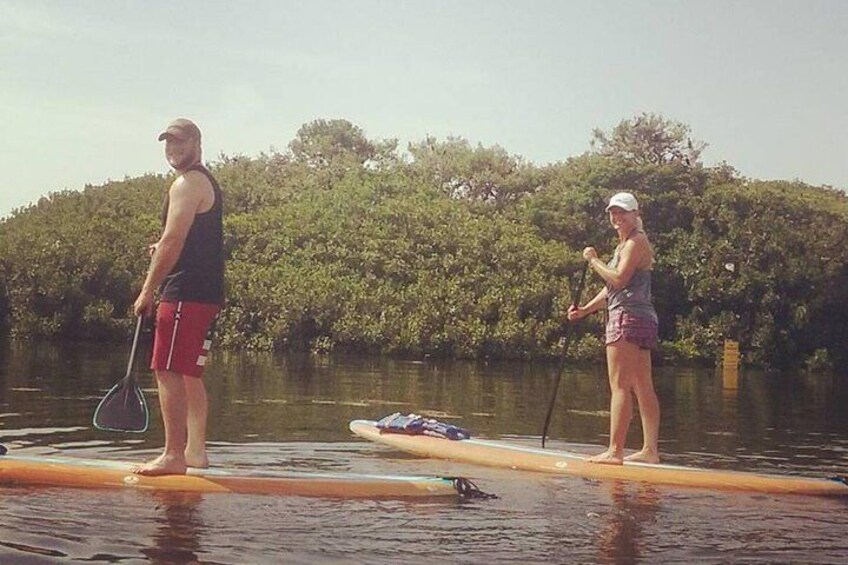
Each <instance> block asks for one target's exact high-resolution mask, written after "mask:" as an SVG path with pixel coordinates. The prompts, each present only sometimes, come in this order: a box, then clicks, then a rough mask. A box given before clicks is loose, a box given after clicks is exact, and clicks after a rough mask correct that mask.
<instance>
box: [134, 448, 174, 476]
mask: <svg viewBox="0 0 848 565" xmlns="http://www.w3.org/2000/svg"><path fill="white" fill-rule="evenodd" d="M132 471H133V473H135V474H136V475H146V476H157V475H185V473H186V462H185V458H183V457H177V456H174V455H168V454H166V453H163V454H162V455H160V456H159V457H157V458H156V459H154V460H153V461H148V462H147V463H144V464H142V465H138V466H137V467H133V470H132Z"/></svg>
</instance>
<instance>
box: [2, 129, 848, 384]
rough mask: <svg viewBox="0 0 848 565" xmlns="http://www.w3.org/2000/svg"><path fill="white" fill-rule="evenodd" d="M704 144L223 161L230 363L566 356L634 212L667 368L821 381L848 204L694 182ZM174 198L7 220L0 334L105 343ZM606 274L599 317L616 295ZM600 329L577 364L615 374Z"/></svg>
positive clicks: (339, 132)
mask: <svg viewBox="0 0 848 565" xmlns="http://www.w3.org/2000/svg"><path fill="white" fill-rule="evenodd" d="M704 146H705V145H704V144H703V143H700V142H697V141H692V140H691V137H690V132H689V128H688V127H687V126H685V125H682V124H679V123H676V122H672V121H670V120H666V119H665V118H662V117H660V116H656V115H651V114H644V115H642V116H638V117H636V118H634V119H632V120H626V121H623V122H621V124H619V125H618V126H617V127H616V128H615V129H614V130H613V131H612V132H609V133H604V132H595V135H594V141H593V150H592V151H589V152H587V153H585V154H583V155H579V156H575V157H571V158H569V159H567V160H565V161H564V162H561V163H557V164H553V165H546V166H536V165H533V164H530V163H527V162H525V161H524V160H523V159H521V158H520V157H518V156H514V155H510V154H508V153H507V152H506V151H505V150H503V149H502V148H500V147H497V146H494V147H483V146H480V145H478V146H476V147H473V146H471V145H470V144H469V143H468V142H467V141H465V140H463V139H460V138H449V139H447V140H445V141H439V140H436V139H432V138H427V139H425V140H424V141H422V142H420V143H413V144H410V146H409V154H408V156H401V155H399V154H398V153H397V143H396V142H395V141H394V140H388V141H372V140H369V139H367V138H366V137H365V135H364V133H363V132H362V130H360V129H359V128H358V127H356V126H354V125H353V124H351V123H350V122H347V121H345V120H330V121H326V120H316V121H314V122H311V123H309V124H306V125H304V126H303V128H301V129H300V130H299V131H298V133H297V136H296V138H295V139H294V140H293V141H292V142H291V143H290V144H289V145H288V147H287V149H286V151H284V152H277V151H271V152H270V153H268V154H264V153H263V154H261V155H259V156H257V157H244V156H234V157H227V156H221V157H220V158H219V159H218V161H216V162H214V163H212V164H210V167H211V168H212V169H213V171H214V173H215V175H216V177H217V178H218V180H219V181H220V183H221V185H222V186H223V187H224V190H225V194H226V206H225V214H226V216H225V234H226V235H225V238H226V239H225V246H226V252H227V254H228V267H227V283H228V289H229V290H228V297H229V298H228V305H227V308H226V309H225V311H224V313H223V315H222V320H221V323H220V325H219V334H220V339H221V340H222V341H223V342H224V344H225V345H228V346H232V347H247V348H255V349H272V348H295V349H305V350H311V351H314V352H327V351H331V350H333V349H335V348H350V349H355V350H358V351H367V352H379V353H388V354H395V355H404V356H425V355H438V356H450V357H475V358H486V357H500V358H503V357H512V358H544V357H553V356H557V355H559V354H560V353H561V344H560V337H561V336H562V335H563V333H564V330H565V327H566V324H567V322H566V321H565V311H566V309H567V307H568V305H569V304H570V301H571V297H570V288H569V287H570V286H571V285H572V284H573V282H574V280H573V279H574V278H575V275H576V273H578V272H579V271H580V269H581V268H582V264H583V263H582V260H581V258H580V250H581V249H582V248H583V247H585V246H587V245H592V246H594V247H596V248H597V249H598V250H599V252H600V253H601V254H602V255H605V256H608V255H609V254H610V253H611V251H612V248H613V246H614V244H615V241H614V232H613V230H612V229H611V228H610V226H609V223H608V219H607V217H606V214H605V213H604V207H605V203H606V200H607V198H608V197H609V196H610V194H612V193H613V192H617V191H620V190H629V191H632V192H634V193H636V195H637V197H638V198H639V200H640V202H641V204H642V208H643V218H644V221H645V226H646V230H647V231H648V234H649V236H650V238H651V241H652V243H653V245H654V247H655V250H656V253H657V255H656V257H657V262H656V265H655V270H654V277H653V281H654V297H655V303H656V306H657V310H658V313H659V316H660V332H661V336H660V337H661V339H662V344H661V347H660V351H659V355H660V356H661V357H664V358H665V359H667V360H674V361H680V360H695V361H703V362H714V360H715V359H716V355H717V352H718V351H719V349H720V346H721V343H722V341H723V340H724V339H727V338H733V339H737V340H739V341H740V342H741V347H742V350H743V352H744V358H745V360H746V362H755V363H759V364H763V365H771V366H775V367H789V366H796V365H800V364H804V365H805V366H806V367H808V368H809V369H810V370H821V369H826V368H828V367H837V368H839V367H844V366H846V362H848V324H845V323H844V320H845V319H846V318H848V311H846V310H848V280H846V279H848V227H846V226H848V199H846V196H845V194H843V193H842V192H839V191H835V190H832V189H829V188H825V187H812V186H808V185H805V184H803V183H799V182H759V181H753V180H748V179H744V178H742V177H741V176H740V175H739V174H738V172H736V171H735V170H734V169H733V168H732V167H731V166H729V165H727V164H726V163H722V164H720V165H719V166H716V167H713V168H706V167H704V166H703V165H701V164H700V162H699V156H700V152H701V150H702V149H703V147H704ZM169 180H170V179H168V178H164V177H160V176H144V177H140V178H136V179H127V180H124V181H120V182H110V183H107V184H106V185H104V186H100V187H87V188H86V189H85V190H83V191H82V192H62V193H55V194H52V195H50V196H49V197H47V198H44V199H42V200H41V201H40V202H38V203H37V204H35V205H33V206H30V207H28V208H25V209H23V210H19V211H17V212H15V213H14V214H13V215H12V217H10V218H8V219H6V220H4V221H2V222H0V325H2V328H3V329H4V330H6V331H7V332H9V333H11V334H12V335H14V336H19V337H30V336H53V337H59V338H79V339H104V338H109V337H110V336H115V337H122V336H123V335H125V334H126V333H127V332H129V331H131V327H132V325H131V321H130V317H131V315H130V312H129V310H130V306H131V304H132V302H133V300H134V299H135V294H136V292H137V290H138V287H139V285H140V283H141V281H142V279H143V276H144V274H145V271H146V269H147V264H148V260H149V259H148V257H147V254H146V252H145V250H146V247H147V245H148V244H149V243H151V242H152V241H154V240H155V239H156V237H157V236H158V233H159V230H160V227H159V219H158V216H159V203H160V200H161V195H162V193H163V191H164V190H165V188H166V186H167V184H168V182H169ZM600 288H601V287H600V281H599V280H598V278H597V277H595V276H592V275H590V279H589V281H588V284H587V288H586V289H585V294H584V300H585V297H586V296H589V295H590V294H591V293H593V292H597V291H598V290H599V289H600ZM601 330H602V321H601V319H600V317H599V316H598V317H595V318H593V319H591V320H587V321H585V322H582V323H581V324H580V325H579V326H578V327H577V328H576V331H577V335H575V339H574V342H573V343H572V348H571V351H570V352H569V354H570V355H571V356H572V357H574V358H579V359H585V360H592V361H601V360H603V357H604V352H603V346H602V343H601V340H600V335H601Z"/></svg>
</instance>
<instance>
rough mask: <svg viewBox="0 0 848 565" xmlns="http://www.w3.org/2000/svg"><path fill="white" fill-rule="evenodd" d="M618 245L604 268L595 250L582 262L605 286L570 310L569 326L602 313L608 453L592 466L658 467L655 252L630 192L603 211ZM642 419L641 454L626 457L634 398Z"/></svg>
mask: <svg viewBox="0 0 848 565" xmlns="http://www.w3.org/2000/svg"><path fill="white" fill-rule="evenodd" d="M607 212H608V213H609V221H610V223H611V224H612V227H613V228H615V231H616V232H617V233H618V241H619V244H618V246H617V247H616V248H615V253H613V257H612V260H611V261H610V262H609V263H608V264H607V263H604V262H603V261H601V260H600V259H599V258H598V253H597V252H596V251H595V248H594V247H587V248H586V249H584V250H583V258H584V259H586V260H587V261H588V262H589V266H590V267H591V268H592V270H593V271H595V272H596V273H597V274H598V275H599V276H600V277H601V278H602V279H603V280H604V283H606V285H605V286H604V288H602V289H601V291H600V292H599V293H598V294H597V295H595V297H594V298H592V300H590V301H589V302H588V303H586V305H585V306H579V307H577V306H572V307H571V308H569V310H568V319H569V320H578V319H580V318H583V317H585V316H588V315H589V314H591V313H593V312H596V311H598V310H600V309H601V308H604V307H606V310H607V323H606V332H605V333H606V336H605V337H606V339H605V343H606V348H607V372H608V374H609V383H610V391H611V393H612V396H611V398H610V442H609V449H607V451H605V452H604V453H601V454H600V455H596V456H594V457H591V458H590V459H589V461H592V462H594V463H611V464H617V465H621V464H622V463H623V462H624V460H625V459H626V460H628V461H642V462H645V463H658V462H659V460H660V455H659V451H658V448H657V441H658V436H659V426H660V404H659V401H658V400H657V395H656V393H655V392H654V383H653V379H652V377H651V349H653V348H654V347H656V344H657V313H656V311H655V310H654V305H653V302H652V296H651V268H652V267H653V264H654V250H653V249H652V248H651V244H650V242H649V241H648V237H647V235H645V231H644V229H643V227H642V218H641V217H640V212H639V203H638V202H637V201H636V198H635V197H634V196H633V195H632V194H630V193H629V192H619V193H618V194H616V195H614V196H613V197H612V198H610V201H609V205H608V206H607ZM634 395H635V396H636V401H637V402H638V403H639V415H640V417H641V419H642V437H643V446H642V449H641V451H639V452H637V453H634V454H633V455H630V456H628V457H626V458H625V457H624V442H625V440H626V439H627V429H628V428H629V427H630V420H631V418H632V417H633V396H634Z"/></svg>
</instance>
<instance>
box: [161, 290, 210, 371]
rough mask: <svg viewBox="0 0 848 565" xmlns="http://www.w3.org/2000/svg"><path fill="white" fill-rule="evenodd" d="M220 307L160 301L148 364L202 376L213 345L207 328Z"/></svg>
mask: <svg viewBox="0 0 848 565" xmlns="http://www.w3.org/2000/svg"><path fill="white" fill-rule="evenodd" d="M220 310H221V307H220V306H218V305H217V304H200V303H198V302H160V303H159V307H158V308H157V309H156V336H155V337H154V340H153V360H152V361H151V363H150V368H151V369H153V370H154V371H171V372H173V373H179V374H181V375H188V376H190V377H202V376H203V368H204V367H205V366H206V357H207V355H208V354H209V348H210V347H211V345H212V342H211V336H210V335H209V334H210V329H211V328H212V322H214V321H215V317H216V316H217V315H218V312H219V311H220Z"/></svg>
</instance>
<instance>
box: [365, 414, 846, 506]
mask: <svg viewBox="0 0 848 565" xmlns="http://www.w3.org/2000/svg"><path fill="white" fill-rule="evenodd" d="M350 430H351V431H352V432H353V433H354V434H356V435H358V436H360V437H363V438H365V439H367V440H370V441H373V442H376V443H380V444H383V445H388V446H391V447H394V448H396V449H399V450H401V451H404V452H407V453H411V454H413V455H418V456H420V457H429V458H435V459H450V460H453V461H460V462H464V463H475V464H479V465H487V466H490V467H504V468H508V469H516V470H521V471H537V472H541V473H555V474H559V475H574V476H576V477H585V478H591V479H617V480H627V481H642V482H647V483H655V484H665V485H676V486H686V487H700V488H706V489H720V490H738V491H749V492H761V493H773V494H807V495H816V496H848V478H846V477H835V478H833V479H829V478H814V477H799V476H792V475H775V474H763V473H748V472H742V471H725V470H718V469H703V468H698V467H683V466H678V465H665V464H656V465H652V464H648V463H632V462H625V463H624V465H601V464H598V463H590V462H588V461H587V460H586V456H584V455H580V454H577V453H569V452H566V451H554V450H550V449H541V448H533V447H525V446H522V445H517V444H512V443H509V442H504V441H493V440H483V439H474V438H472V439H464V440H449V439H444V438H440V437H432V436H426V435H406V434H399V433H386V432H382V431H381V430H380V429H378V428H377V426H376V422H373V421H370V420H354V421H353V422H351V423H350Z"/></svg>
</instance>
